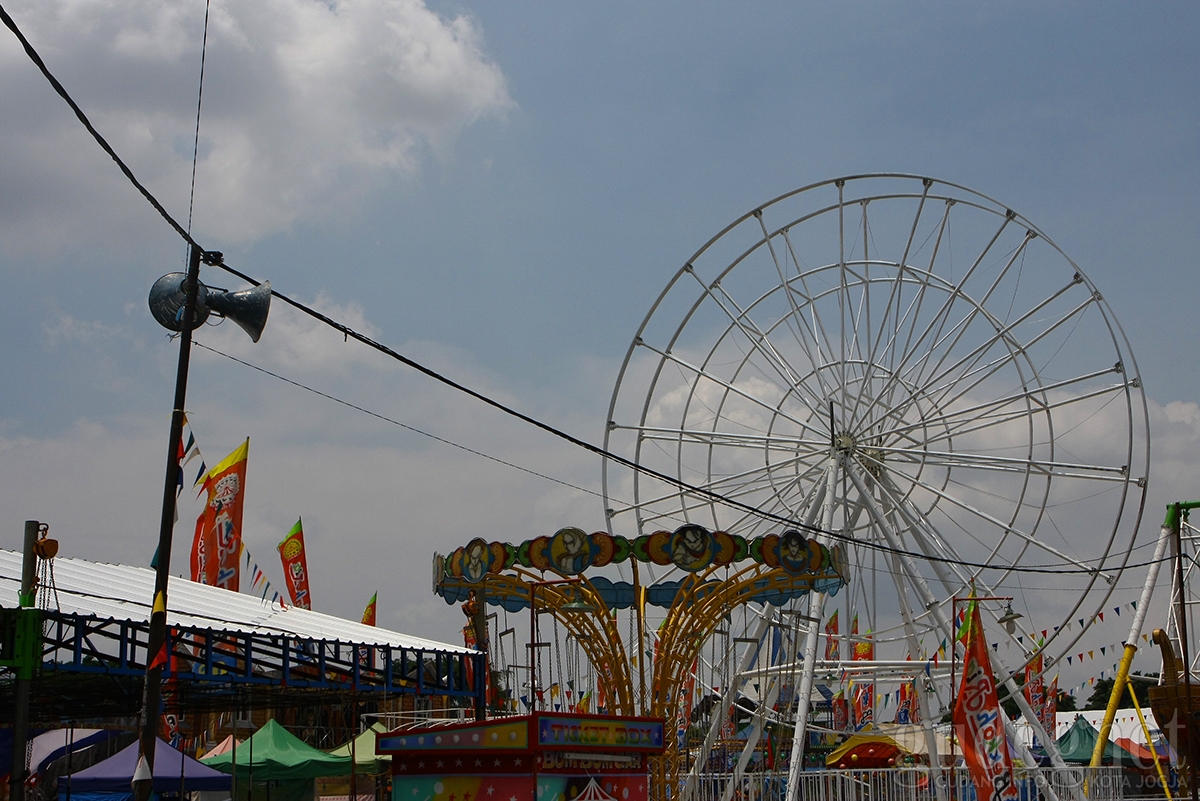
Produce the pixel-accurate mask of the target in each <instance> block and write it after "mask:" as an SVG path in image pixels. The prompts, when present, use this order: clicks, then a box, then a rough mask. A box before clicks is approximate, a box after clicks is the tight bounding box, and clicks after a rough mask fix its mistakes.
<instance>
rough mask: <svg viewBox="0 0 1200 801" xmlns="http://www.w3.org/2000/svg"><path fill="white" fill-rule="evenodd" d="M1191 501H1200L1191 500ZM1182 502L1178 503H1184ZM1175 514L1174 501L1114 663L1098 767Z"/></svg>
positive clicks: (1094, 759) (1094, 758)
mask: <svg viewBox="0 0 1200 801" xmlns="http://www.w3.org/2000/svg"><path fill="white" fill-rule="evenodd" d="M1192 503H1197V505H1200V502H1195V501H1193V502H1192ZM1183 506H1184V504H1178V507H1183ZM1176 514H1178V510H1177V505H1176V504H1170V505H1169V506H1167V519H1166V520H1165V521H1164V522H1163V525H1162V529H1160V530H1159V534H1158V543H1157V544H1156V545H1155V546H1154V558H1153V559H1152V560H1151V561H1150V567H1149V569H1148V570H1147V571H1146V586H1145V587H1143V588H1142V597H1141V599H1140V600H1139V601H1138V607H1137V609H1136V610H1135V611H1134V613H1133V623H1132V624H1131V625H1130V626H1129V636H1128V637H1126V638H1125V653H1124V654H1122V655H1121V663H1120V664H1119V665H1118V666H1117V677H1116V679H1115V680H1114V681H1113V690H1112V695H1110V696H1109V698H1108V707H1107V708H1105V710H1104V720H1103V721H1102V722H1101V723H1100V733H1099V734H1098V735H1097V736H1096V749H1095V750H1094V751H1092V763H1091V766H1092V767H1093V768H1094V767H1097V766H1098V765H1099V764H1100V760H1101V759H1102V758H1103V757H1104V746H1105V745H1107V744H1108V735H1109V733H1111V732H1112V724H1113V719H1114V718H1116V716H1117V707H1119V706H1120V705H1121V696H1122V695H1124V694H1125V682H1126V681H1128V680H1129V666H1130V664H1132V663H1133V657H1134V654H1136V653H1137V641H1138V637H1140V636H1141V634H1142V625H1143V624H1144V623H1145V621H1146V610H1147V609H1149V608H1150V596H1151V595H1152V594H1153V592H1154V585H1155V584H1157V583H1158V569H1159V567H1160V566H1161V565H1162V560H1163V556H1164V555H1165V554H1166V552H1167V546H1168V545H1169V544H1170V542H1171V538H1172V535H1173V534H1174V533H1175V524H1176V521H1175V516H1176Z"/></svg>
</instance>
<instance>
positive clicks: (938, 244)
mask: <svg viewBox="0 0 1200 801" xmlns="http://www.w3.org/2000/svg"><path fill="white" fill-rule="evenodd" d="M953 206H954V204H953V203H952V202H950V201H947V202H946V206H945V209H944V210H943V212H942V218H941V221H940V222H939V223H938V229H937V238H936V239H935V240H934V243H933V247H932V248H931V249H930V253H929V266H928V267H926V268H925V272H924V274H925V276H926V280H924V281H918V287H917V293H916V297H915V298H914V302H913V303H912V304H910V306H909V309H908V311H906V312H905V318H906V319H909V318H911V320H912V323H911V324H905V326H904V328H905V340H904V345H903V347H902V348H901V349H900V360H899V361H898V362H897V360H896V349H895V347H891V348H889V351H888V359H887V368H888V372H889V374H891V375H895V374H896V373H897V372H899V370H900V365H903V364H904V363H906V362H907V361H908V359H909V357H910V356H911V355H912V354H913V353H915V352H916V349H917V348H918V347H920V344H919V340H918V341H917V342H914V341H913V334H914V333H915V332H916V330H917V322H918V321H919V320H920V319H921V310H922V309H923V308H924V306H925V296H926V294H927V293H928V292H929V291H930V289H931V288H932V281H931V280H930V279H931V278H932V276H934V274H935V273H934V269H933V267H934V265H935V264H936V263H937V259H938V256H939V254H940V253H941V250H942V239H943V237H944V236H945V234H946V230H947V229H948V227H949V224H950V209H951V208H953ZM934 319H936V316H935V318H934ZM897 342H899V339H896V340H895V341H894V342H893V345H894V344H895V343H897Z"/></svg>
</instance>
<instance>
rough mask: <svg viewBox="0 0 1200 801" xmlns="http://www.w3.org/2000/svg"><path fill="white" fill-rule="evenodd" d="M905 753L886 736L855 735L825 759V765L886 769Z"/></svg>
mask: <svg viewBox="0 0 1200 801" xmlns="http://www.w3.org/2000/svg"><path fill="white" fill-rule="evenodd" d="M906 753H908V752H907V751H905V750H904V749H903V748H901V747H900V744H899V743H897V742H896V741H895V740H893V739H892V738H891V737H888V736H886V735H882V734H855V735H853V736H852V737H850V738H849V739H847V740H846V742H844V743H842V744H841V745H839V746H838V747H837V748H836V749H834V750H833V752H832V753H830V754H829V756H827V757H825V764H826V765H827V766H829V767H831V768H886V767H889V766H891V765H894V764H896V763H895V760H896V758H897V757H899V756H900V755H901V754H906Z"/></svg>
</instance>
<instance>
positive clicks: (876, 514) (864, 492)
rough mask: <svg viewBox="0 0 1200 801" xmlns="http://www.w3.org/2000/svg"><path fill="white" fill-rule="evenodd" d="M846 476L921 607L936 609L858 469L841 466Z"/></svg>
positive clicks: (919, 575)
mask: <svg viewBox="0 0 1200 801" xmlns="http://www.w3.org/2000/svg"><path fill="white" fill-rule="evenodd" d="M843 467H844V469H845V471H846V474H847V475H848V476H849V477H850V480H851V481H852V482H853V483H854V486H855V489H856V490H857V491H858V497H859V498H860V499H862V501H863V504H864V505H865V506H866V509H867V513H868V514H869V515H870V516H871V519H872V520H873V522H874V524H875V529H876V530H877V531H878V532H879V533H880V534H881V535H882V536H883V539H884V540H885V541H886V543H887V546H888V548H889V549H890V550H891V552H892V554H894V555H895V556H897V557H898V558H899V559H900V561H901V562H903V563H904V565H905V572H906V573H907V577H908V580H909V582H910V583H911V585H912V587H913V588H914V589H915V590H917V592H918V593H919V594H920V596H921V602H922V606H924V607H925V608H926V609H935V608H936V607H937V597H936V596H935V595H934V594H933V591H932V590H931V589H930V588H929V584H928V583H927V582H926V581H925V578H924V576H922V575H921V573H920V571H919V570H917V567H916V564H915V563H914V562H913V553H912V551H910V550H909V548H908V547H906V545H905V543H904V541H903V540H902V539H901V538H900V537H899V536H898V534H897V533H896V531H895V530H894V529H893V528H892V526H891V524H890V523H889V521H888V519H887V515H886V514H885V513H884V511H883V510H882V509H881V508H880V505H879V504H878V503H877V502H876V500H875V498H874V497H873V496H872V494H871V492H870V490H869V489H868V488H867V486H866V482H865V480H864V479H863V476H862V474H861V473H860V472H859V471H858V469H857V468H856V467H855V466H854V465H851V464H845V465H843Z"/></svg>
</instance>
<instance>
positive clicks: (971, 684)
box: [954, 601, 1020, 801]
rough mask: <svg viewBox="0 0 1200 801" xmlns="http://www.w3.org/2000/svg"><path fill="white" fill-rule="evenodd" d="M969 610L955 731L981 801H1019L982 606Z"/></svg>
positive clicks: (965, 622) (972, 603) (965, 626)
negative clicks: (985, 639) (980, 610)
mask: <svg viewBox="0 0 1200 801" xmlns="http://www.w3.org/2000/svg"><path fill="white" fill-rule="evenodd" d="M969 607H970V608H969V609H968V610H967V620H966V621H964V623H963V628H965V629H966V651H967V656H966V664H965V665H964V667H963V675H962V683H961V684H960V685H959V691H958V698H957V699H956V700H955V703H954V730H955V732H956V733H957V734H958V741H959V742H960V743H961V744H962V749H963V759H964V760H965V761H966V763H967V767H968V768H969V769H970V771H971V781H972V782H973V783H974V785H975V793H976V795H977V796H978V798H979V801H1019V799H1020V793H1019V790H1018V787H1017V783H1016V780H1015V777H1014V776H1013V769H1012V760H1011V759H1010V758H1009V755H1008V742H1007V740H1006V738H1005V734H1004V720H1003V717H1002V715H1001V712H1000V701H999V698H998V697H997V695H996V681H995V678H994V677H993V676H992V664H991V661H990V660H989V658H988V646H987V643H986V642H985V641H984V637H983V624H982V623H981V622H980V620H979V607H978V606H977V605H976V603H975V602H974V601H972V602H971V603H970V604H969ZM960 632H961V629H960Z"/></svg>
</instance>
